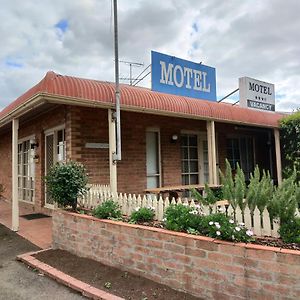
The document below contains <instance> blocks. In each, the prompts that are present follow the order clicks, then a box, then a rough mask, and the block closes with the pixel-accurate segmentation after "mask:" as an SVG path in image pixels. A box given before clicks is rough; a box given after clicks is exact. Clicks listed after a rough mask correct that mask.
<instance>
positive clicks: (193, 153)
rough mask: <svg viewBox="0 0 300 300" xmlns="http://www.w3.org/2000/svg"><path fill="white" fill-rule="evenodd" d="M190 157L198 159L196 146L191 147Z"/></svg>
mask: <svg viewBox="0 0 300 300" xmlns="http://www.w3.org/2000/svg"><path fill="white" fill-rule="evenodd" d="M190 159H198V149H197V148H196V147H193V148H190Z"/></svg>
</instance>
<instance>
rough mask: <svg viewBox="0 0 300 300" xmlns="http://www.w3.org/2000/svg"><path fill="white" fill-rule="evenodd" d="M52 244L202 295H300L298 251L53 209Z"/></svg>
mask: <svg viewBox="0 0 300 300" xmlns="http://www.w3.org/2000/svg"><path fill="white" fill-rule="evenodd" d="M53 247H54V248H59V249H64V250H67V251H70V252H72V253H74V254H77V255H79V256H83V257H88V258H92V259H95V260H97V261H100V262H102V263H104V264H107V265H111V266H114V267H118V268H121V269H123V270H128V271H131V272H133V273H135V274H139V275H142V276H144V277H147V278H149V279H152V280H154V281H157V282H159V283H163V284H166V285H168V286H170V287H172V288H175V289H178V290H183V291H186V292H188V293H191V294H193V295H196V296H199V297H202V298H204V299H299V298H300V251H295V250H286V249H280V248H275V247H266V246H259V245H254V244H243V243H239V244H234V243H230V242H225V241H219V240H214V239H212V238H208V237H201V236H193V235H188V234H185V233H178V232H173V231H168V230H164V229H158V228H150V227H145V226H139V225H132V224H127V223H122V222H116V221H110V220H99V219H96V218H93V217H90V216H86V215H78V214H74V213H68V212H65V211H57V212H55V213H54V215H53Z"/></svg>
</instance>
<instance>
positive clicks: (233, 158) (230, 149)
mask: <svg viewBox="0 0 300 300" xmlns="http://www.w3.org/2000/svg"><path fill="white" fill-rule="evenodd" d="M227 159H228V161H229V163H230V165H231V168H232V170H236V165H237V163H239V165H240V167H241V168H242V169H243V171H244V173H245V178H246V180H249V179H250V173H251V172H252V171H253V170H254V164H255V163H254V148H253V138H252V137H236V138H229V139H227Z"/></svg>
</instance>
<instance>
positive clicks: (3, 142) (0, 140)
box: [0, 132, 12, 199]
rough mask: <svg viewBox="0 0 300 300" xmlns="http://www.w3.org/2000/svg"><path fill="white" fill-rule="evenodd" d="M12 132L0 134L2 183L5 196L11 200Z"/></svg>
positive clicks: (0, 178)
mask: <svg viewBox="0 0 300 300" xmlns="http://www.w3.org/2000/svg"><path fill="white" fill-rule="evenodd" d="M11 139H12V137H11V132H8V133H6V134H0V183H1V184H3V186H4V189H5V191H4V193H3V196H4V197H5V198H7V199H10V198H11V185H12V167H11V160H12V156H11V150H12V149H11Z"/></svg>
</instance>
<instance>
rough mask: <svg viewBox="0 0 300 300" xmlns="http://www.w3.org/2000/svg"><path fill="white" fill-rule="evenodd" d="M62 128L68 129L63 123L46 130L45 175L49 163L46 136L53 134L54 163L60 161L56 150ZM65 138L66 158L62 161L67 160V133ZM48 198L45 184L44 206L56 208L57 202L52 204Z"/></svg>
mask: <svg viewBox="0 0 300 300" xmlns="http://www.w3.org/2000/svg"><path fill="white" fill-rule="evenodd" d="M60 130H66V128H65V125H64V124H62V125H59V126H56V127H52V128H49V129H47V130H45V131H44V139H45V141H44V147H45V150H44V158H45V160H44V161H45V175H47V174H46V171H47V170H46V164H47V144H46V143H47V139H46V137H47V136H48V135H53V148H54V154H53V163H54V164H56V163H57V162H58V160H57V158H56V155H55V154H56V150H57V132H58V131H60ZM64 140H65V145H64V152H65V153H64V158H65V159H64V160H62V161H61V162H64V161H65V160H66V135H65V136H64ZM46 199H47V188H46V186H45V203H44V206H45V207H46V208H50V209H54V208H56V204H55V203H54V204H50V203H47V202H46Z"/></svg>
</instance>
